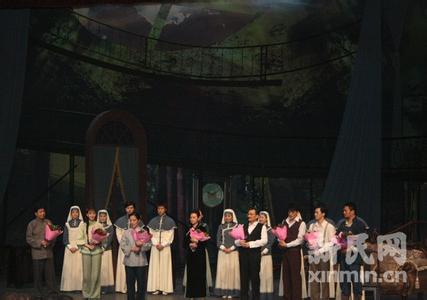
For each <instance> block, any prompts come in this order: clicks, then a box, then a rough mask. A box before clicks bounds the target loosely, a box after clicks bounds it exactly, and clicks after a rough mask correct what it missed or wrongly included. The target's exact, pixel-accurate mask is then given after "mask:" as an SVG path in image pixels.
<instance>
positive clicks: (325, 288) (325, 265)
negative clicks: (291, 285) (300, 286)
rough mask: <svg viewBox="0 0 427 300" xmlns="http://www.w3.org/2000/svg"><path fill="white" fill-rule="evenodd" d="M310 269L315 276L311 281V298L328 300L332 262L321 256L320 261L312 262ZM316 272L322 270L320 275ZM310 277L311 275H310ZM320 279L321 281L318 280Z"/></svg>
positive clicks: (312, 299) (313, 299)
mask: <svg viewBox="0 0 427 300" xmlns="http://www.w3.org/2000/svg"><path fill="white" fill-rule="evenodd" d="M309 270H310V271H311V272H313V278H312V281H311V282H310V299H311V300H327V299H329V280H328V279H329V278H328V272H329V270H330V262H329V260H328V261H323V260H322V258H320V261H319V262H318V263H315V262H313V263H311V264H310V266H309ZM316 272H320V273H319V274H320V276H316V275H318V274H316ZM309 278H310V277H309ZM319 279H320V281H321V282H318V280H319Z"/></svg>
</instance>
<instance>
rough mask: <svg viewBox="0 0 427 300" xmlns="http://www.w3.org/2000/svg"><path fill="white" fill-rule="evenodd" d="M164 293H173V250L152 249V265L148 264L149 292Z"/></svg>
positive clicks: (168, 248) (167, 248) (166, 248)
mask: <svg viewBox="0 0 427 300" xmlns="http://www.w3.org/2000/svg"><path fill="white" fill-rule="evenodd" d="M155 291H162V292H165V293H173V279H172V256H171V248H170V247H165V248H163V250H161V251H159V250H158V249H157V248H156V247H151V254H150V263H149V264H148V282H147V292H155Z"/></svg>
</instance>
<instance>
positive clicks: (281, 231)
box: [271, 225, 288, 241]
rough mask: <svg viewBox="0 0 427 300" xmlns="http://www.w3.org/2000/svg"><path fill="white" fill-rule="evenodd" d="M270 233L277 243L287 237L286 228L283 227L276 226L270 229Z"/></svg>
mask: <svg viewBox="0 0 427 300" xmlns="http://www.w3.org/2000/svg"><path fill="white" fill-rule="evenodd" d="M271 233H272V234H273V235H274V236H275V237H277V239H278V240H279V241H284V240H286V237H287V236H288V228H287V227H286V226H284V225H278V226H276V227H275V228H272V229H271Z"/></svg>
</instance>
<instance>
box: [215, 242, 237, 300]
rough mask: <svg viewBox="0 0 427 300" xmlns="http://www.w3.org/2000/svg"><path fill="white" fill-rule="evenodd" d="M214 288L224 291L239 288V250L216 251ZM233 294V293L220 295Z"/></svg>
mask: <svg viewBox="0 0 427 300" xmlns="http://www.w3.org/2000/svg"><path fill="white" fill-rule="evenodd" d="M215 289H216V290H220V291H221V292H224V293H226V291H236V290H237V291H239V290H240V265H239V251H233V252H231V253H228V254H227V253H225V252H224V251H221V250H220V251H218V264H217V268H216V280H215ZM220 296H233V295H228V294H227V295H220Z"/></svg>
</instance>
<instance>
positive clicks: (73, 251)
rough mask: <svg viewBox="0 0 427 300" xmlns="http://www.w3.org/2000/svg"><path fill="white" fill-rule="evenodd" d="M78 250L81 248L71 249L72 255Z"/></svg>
mask: <svg viewBox="0 0 427 300" xmlns="http://www.w3.org/2000/svg"><path fill="white" fill-rule="evenodd" d="M77 250H79V248H74V247H72V248H71V249H70V251H71V253H76V252H77Z"/></svg>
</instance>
